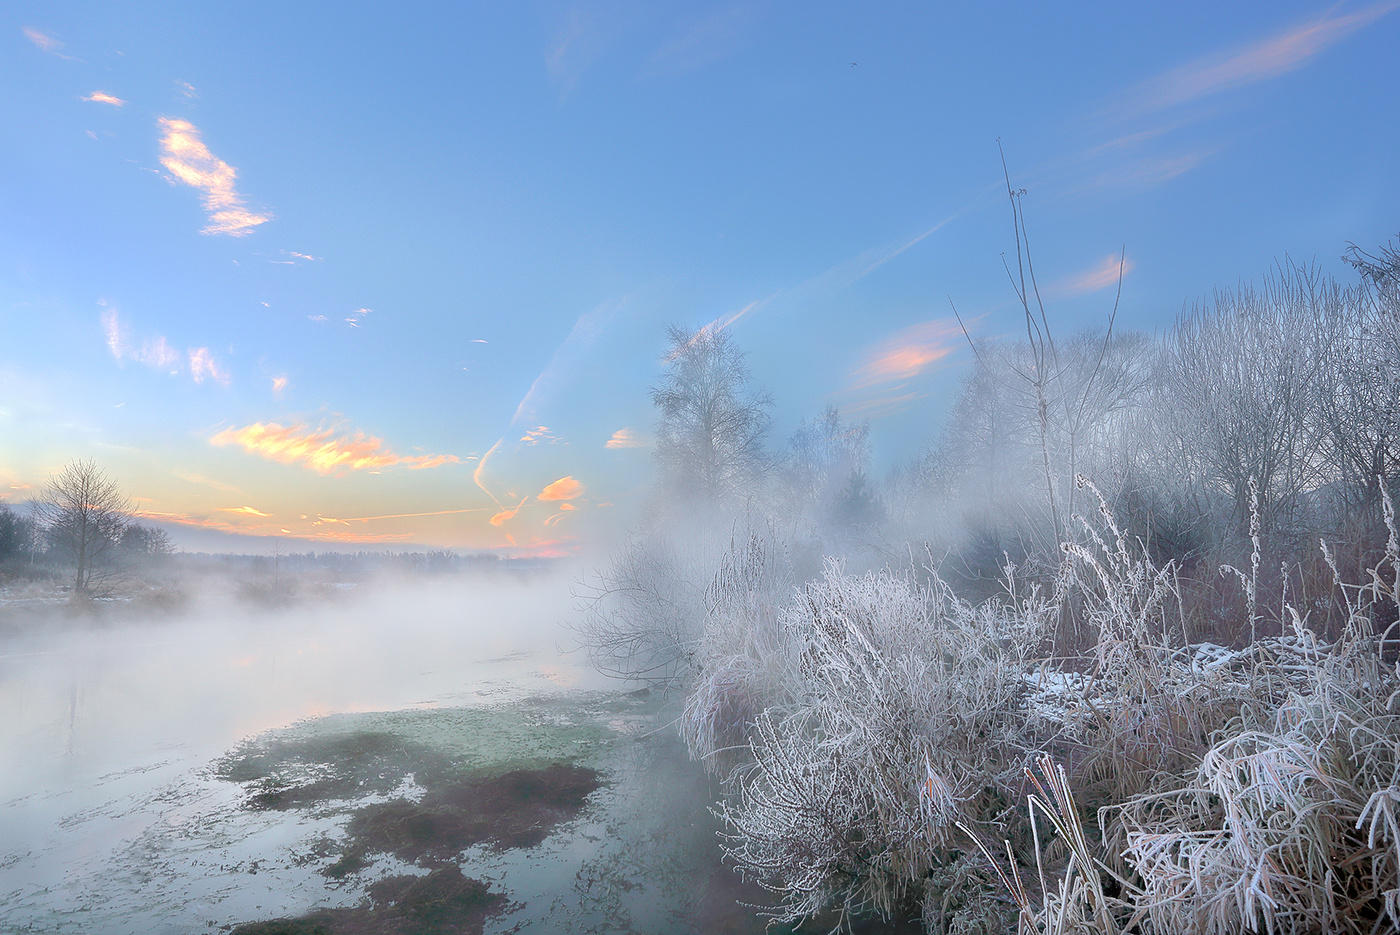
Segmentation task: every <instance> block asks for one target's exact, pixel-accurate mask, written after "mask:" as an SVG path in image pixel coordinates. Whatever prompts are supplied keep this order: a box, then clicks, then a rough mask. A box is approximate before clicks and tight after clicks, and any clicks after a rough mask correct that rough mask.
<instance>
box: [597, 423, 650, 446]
mask: <svg viewBox="0 0 1400 935" xmlns="http://www.w3.org/2000/svg"><path fill="white" fill-rule="evenodd" d="M645 444H646V443H645V442H643V441H642V440H641V439H640V438H638V437H637V433H636V432H634V431H632V430H631V429H629V428H621V429H618V430H617V431H616V432H613V433H612V437H611V438H609V439H608V440H607V441H606V442H605V443H604V444H603V447H604V448H642V447H644V446H645Z"/></svg>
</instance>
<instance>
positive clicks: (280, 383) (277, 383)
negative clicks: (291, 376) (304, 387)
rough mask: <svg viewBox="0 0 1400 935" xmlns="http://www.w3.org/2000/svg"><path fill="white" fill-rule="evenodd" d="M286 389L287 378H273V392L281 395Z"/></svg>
mask: <svg viewBox="0 0 1400 935" xmlns="http://www.w3.org/2000/svg"><path fill="white" fill-rule="evenodd" d="M286 388H287V378H286V377H284V376H283V377H273V378H272V392H274V393H277V394H279V395H280V394H281V392H282V391H283V390H285V389H286Z"/></svg>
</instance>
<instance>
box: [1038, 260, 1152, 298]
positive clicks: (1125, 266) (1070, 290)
mask: <svg viewBox="0 0 1400 935" xmlns="http://www.w3.org/2000/svg"><path fill="white" fill-rule="evenodd" d="M1120 260H1121V262H1122V274H1123V275H1124V276H1127V275H1128V273H1130V272H1132V270H1133V266H1134V265H1135V264H1134V263H1133V261H1132V260H1130V259H1128V258H1127V257H1122V256H1120V255H1119V254H1117V253H1111V254H1109V255H1108V256H1106V257H1104V258H1103V259H1102V260H1101V261H1100V262H1099V263H1097V264H1096V265H1095V266H1093V267H1092V268H1091V269H1087V270H1085V271H1084V272H1082V273H1078V274H1076V275H1074V276H1071V277H1069V278H1068V279H1065V280H1064V281H1062V282H1060V283H1058V284H1056V285H1055V286H1054V288H1053V291H1054V292H1055V293H1056V294H1058V295H1067V296H1072V295H1087V294H1089V293H1090V292H1098V291H1099V290H1100V289H1107V288H1108V287H1110V286H1116V285H1118V275H1119V262H1120Z"/></svg>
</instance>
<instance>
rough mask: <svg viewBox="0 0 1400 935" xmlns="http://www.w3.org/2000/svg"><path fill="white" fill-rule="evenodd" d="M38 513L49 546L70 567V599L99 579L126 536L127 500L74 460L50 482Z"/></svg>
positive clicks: (91, 467)
mask: <svg viewBox="0 0 1400 935" xmlns="http://www.w3.org/2000/svg"><path fill="white" fill-rule="evenodd" d="M37 512H38V515H39V518H40V521H41V522H42V523H43V524H44V527H45V531H46V534H47V537H48V541H49V544H50V547H51V548H53V549H55V550H57V551H58V552H59V553H60V554H62V555H63V556H64V558H65V559H67V560H68V561H70V562H71V563H72V565H73V594H74V596H75V597H76V596H82V595H85V594H87V593H88V592H89V591H90V590H91V589H92V587H93V585H94V584H95V583H96V582H97V581H98V580H99V579H100V577H101V574H102V571H103V569H104V568H105V567H106V565H107V562H108V560H109V559H110V558H111V554H112V550H113V549H114V548H115V547H116V545H117V543H118V542H119V541H120V540H121V537H122V534H123V533H124V532H125V531H126V528H127V524H128V521H129V516H130V513H131V501H130V500H129V499H127V497H126V495H125V494H123V493H122V491H121V488H120V487H118V486H117V483H116V481H114V480H112V478H111V477H109V476H108V475H107V474H106V472H104V471H103V470H102V469H101V468H99V467H98V466H97V465H96V464H95V463H93V462H92V461H73V462H71V463H70V464H69V465H68V466H67V467H65V468H64V469H63V470H62V471H60V472H59V473H58V474H55V475H54V476H53V477H52V478H50V480H49V483H48V485H47V486H46V487H45V488H44V492H43V495H42V496H41V498H40V499H39V502H38V507H37Z"/></svg>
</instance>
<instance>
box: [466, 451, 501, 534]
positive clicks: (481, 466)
mask: <svg viewBox="0 0 1400 935" xmlns="http://www.w3.org/2000/svg"><path fill="white" fill-rule="evenodd" d="M504 441H505V439H504V438H498V439H496V444H494V445H492V446H491V447H490V448H487V449H486V454H484V455H482V456H481V460H480V461H478V462H477V463H476V467H475V468H473V469H472V483H474V484H476V486H477V487H478V488H480V489H481V492H482V493H484V494H486V496H488V497H490V498H491V502H492V503H494V504H496V508H497V509H500V510H504V509H505V507H504V506H502V505H501V501H500V500H498V499H496V495H495V494H494V493H492V492H491V489H490V488H489V487H487V486H486V481H484V480H483V479H482V478H483V477H485V476H486V462H488V461H490V460H491V456H492V455H493V454H495V453H496V450H497V449H499V448H500V447H501V443H502V442H504ZM496 525H498V526H499V525H500V523H497V524H496Z"/></svg>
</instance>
